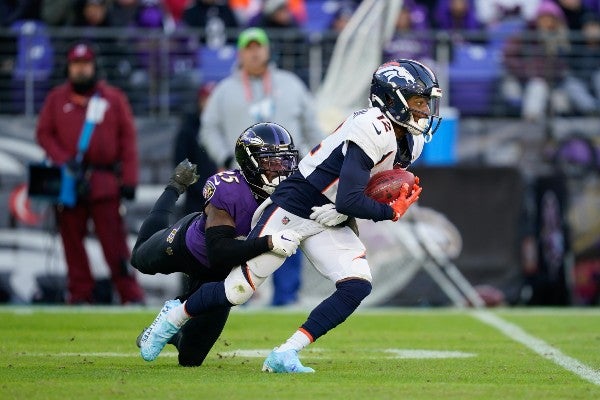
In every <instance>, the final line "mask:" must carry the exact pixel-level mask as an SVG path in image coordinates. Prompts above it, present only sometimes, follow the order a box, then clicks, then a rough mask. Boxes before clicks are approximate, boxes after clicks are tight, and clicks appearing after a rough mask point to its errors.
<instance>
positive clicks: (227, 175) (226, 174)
mask: <svg viewBox="0 0 600 400" xmlns="http://www.w3.org/2000/svg"><path fill="white" fill-rule="evenodd" d="M217 176H218V177H219V179H220V180H221V181H223V182H225V183H233V182H235V183H240V180H239V179H238V177H237V176H236V175H235V172H233V171H223V172H219V173H218V174H217ZM219 183H221V182H219V181H218V180H217V179H215V185H218V184H219Z"/></svg>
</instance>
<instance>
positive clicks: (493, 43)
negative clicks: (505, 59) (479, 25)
mask: <svg viewBox="0 0 600 400" xmlns="http://www.w3.org/2000/svg"><path fill="white" fill-rule="evenodd" d="M523 29H525V21H524V20H522V19H519V18H509V19H506V20H503V21H499V22H497V23H495V24H493V25H491V26H490V27H489V28H488V31H487V34H488V36H489V38H490V40H489V47H490V48H491V49H493V50H494V51H502V50H503V48H504V43H506V40H507V39H508V38H510V37H512V36H514V35H516V34H518V33H519V32H521V31H523Z"/></svg>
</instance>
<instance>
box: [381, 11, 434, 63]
mask: <svg viewBox="0 0 600 400" xmlns="http://www.w3.org/2000/svg"><path fill="white" fill-rule="evenodd" d="M414 10H415V9H414V8H413V5H412V2H405V3H404V4H403V6H402V9H401V10H400V12H399V13H398V17H397V19H396V26H395V31H394V34H393V36H392V39H391V40H390V41H389V42H388V43H387V44H385V45H384V47H383V58H384V60H392V59H398V58H407V59H411V60H416V61H421V62H424V63H426V64H432V63H433V61H432V59H433V50H434V48H433V42H432V40H431V35H430V34H429V33H428V32H427V31H426V29H427V27H424V25H423V23H422V22H420V19H421V11H418V12H416V13H414Z"/></svg>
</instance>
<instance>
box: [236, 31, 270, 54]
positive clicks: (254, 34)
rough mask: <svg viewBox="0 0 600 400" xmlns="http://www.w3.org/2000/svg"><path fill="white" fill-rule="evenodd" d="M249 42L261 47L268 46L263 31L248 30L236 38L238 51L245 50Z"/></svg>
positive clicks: (267, 40) (267, 39)
mask: <svg viewBox="0 0 600 400" xmlns="http://www.w3.org/2000/svg"><path fill="white" fill-rule="evenodd" d="M251 42H256V43H258V44H260V45H261V46H268V45H269V38H268V37H267V34H266V33H265V31H263V30H262V29H260V28H248V29H246V30H244V31H242V33H240V36H238V41H237V46H238V49H245V48H246V47H247V46H248V45H249V44H250V43H251Z"/></svg>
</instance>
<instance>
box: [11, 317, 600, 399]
mask: <svg viewBox="0 0 600 400" xmlns="http://www.w3.org/2000/svg"><path fill="white" fill-rule="evenodd" d="M157 311H158V309H156V310H155V309H154V308H118V307H117V308H85V307H84V308H81V307H80V308H67V307H64V308H61V307H48V308H43V307H40V308H30V307H4V308H2V307H0V338H1V340H0V399H2V400H7V399H63V400H64V399H77V400H83V399H215V400H221V399H244V400H247V399H303V400H305V399H332V400H333V399H343V400H350V399H492V400H493V399H502V400H508V399H544V400H549V399H600V311H599V310H595V309H589V310H588V309H498V310H490V311H484V312H482V313H477V312H473V311H468V310H467V311H461V310H454V309H431V310H425V309H418V310H414V309H378V310H360V311H359V312H358V313H357V314H355V315H353V316H352V317H351V318H349V319H348V321H346V323H344V324H343V325H342V326H340V327H338V328H337V329H335V330H333V331H332V332H330V333H329V334H327V335H326V336H324V337H322V338H320V339H319V340H318V341H317V342H316V343H314V344H312V345H311V346H309V348H307V349H306V350H304V351H303V352H302V353H301V359H302V361H303V363H304V364H305V365H308V366H311V367H313V368H314V369H315V370H316V373H315V374H306V375H285V374H267V373H263V372H261V371H260V370H261V366H262V362H263V360H264V357H265V355H266V353H267V352H268V351H269V350H270V349H271V348H272V347H273V346H275V345H278V344H279V343H281V342H282V341H283V340H284V339H286V338H287V337H288V336H289V335H290V334H291V333H292V332H293V331H294V329H295V328H296V327H297V326H298V325H299V324H300V323H301V322H303V321H304V319H305V316H306V313H305V312H303V311H297V310H296V311H288V312H285V311H281V310H263V311H255V310H243V309H242V310H239V311H234V312H233V313H232V314H231V316H230V319H229V322H228V325H227V327H226V329H225V331H224V332H223V335H222V336H221V339H220V340H219V341H218V342H217V344H216V345H215V347H214V349H213V350H212V351H211V353H210V354H209V356H208V358H207V360H206V361H205V364H204V365H203V366H202V367H199V368H183V367H179V366H178V365H177V358H176V353H175V350H174V348H173V347H172V346H170V345H169V346H168V347H167V348H166V349H165V350H164V351H163V353H162V354H161V355H160V356H159V358H158V359H157V360H156V361H154V362H151V363H148V362H144V361H143V360H142V359H141V357H140V356H139V352H138V349H137V348H136V347H135V343H134V342H135V338H136V336H137V335H138V333H139V331H140V329H141V327H143V326H145V325H148V324H149V323H150V322H151V321H152V319H153V318H154V316H155V313H156V312H157ZM486 321H487V322H486ZM490 321H491V322H490Z"/></svg>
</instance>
